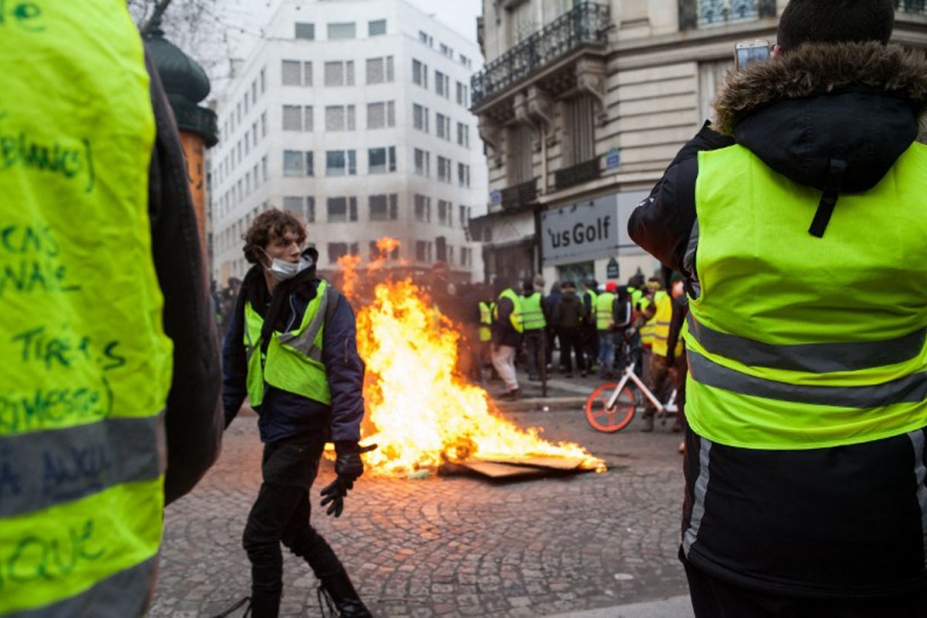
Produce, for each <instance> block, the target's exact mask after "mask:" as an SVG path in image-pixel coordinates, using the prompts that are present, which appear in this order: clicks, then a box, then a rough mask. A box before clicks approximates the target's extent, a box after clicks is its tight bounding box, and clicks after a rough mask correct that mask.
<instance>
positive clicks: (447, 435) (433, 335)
mask: <svg viewBox="0 0 927 618" xmlns="http://www.w3.org/2000/svg"><path fill="white" fill-rule="evenodd" d="M378 245H379V246H380V254H381V255H385V254H388V252H389V251H391V250H392V249H394V248H395V247H396V246H397V245H398V242H397V241H395V240H393V239H382V240H380V241H378ZM339 263H340V264H341V266H342V267H343V269H344V283H343V285H342V290H343V291H344V293H345V295H346V296H347V297H348V299H349V300H351V301H355V300H357V299H358V298H357V294H358V291H359V288H360V285H359V279H358V271H357V264H358V260H357V258H353V259H352V258H350V257H349V258H342V260H340V261H339ZM377 271H380V273H379V274H382V275H383V276H377V274H378V273H377ZM364 274H365V276H366V277H367V279H368V280H369V279H370V278H371V276H373V277H374V278H375V279H376V280H378V281H379V282H378V283H377V284H376V285H375V286H374V287H373V298H372V299H369V298H364V302H363V303H359V302H356V303H354V304H355V306H356V308H358V309H359V311H358V315H357V337H358V349H359V351H360V355H361V357H362V358H363V359H364V362H365V363H366V364H367V380H366V383H365V385H364V397H365V400H366V403H367V416H368V420H369V427H368V428H367V429H366V430H365V435H364V442H365V443H376V444H378V445H379V448H378V449H377V450H376V451H373V452H371V453H368V454H367V455H365V461H366V463H367V465H368V466H369V467H370V468H372V470H373V472H374V473H380V474H390V475H398V474H403V475H405V474H410V473H414V472H416V471H419V470H436V469H437V468H439V467H440V466H442V465H444V464H455V463H457V464H459V463H461V462H474V463H478V462H496V463H501V464H503V465H506V464H508V465H511V464H513V463H514V464H519V465H521V464H524V465H525V466H527V467H531V466H532V462H533V463H534V464H538V462H540V461H541V460H542V458H548V459H547V460H548V462H550V461H553V462H554V463H553V465H552V466H551V467H553V468H560V469H564V468H572V469H582V470H603V469H604V463H603V462H602V461H601V460H599V459H596V458H594V457H593V456H591V455H590V454H589V453H588V452H587V451H586V450H585V449H583V448H582V447H580V446H579V445H576V444H571V443H559V444H552V443H550V442H547V441H545V440H543V439H542V438H541V437H540V435H539V434H540V432H541V431H543V430H542V429H535V428H529V429H527V430H522V429H520V428H518V427H516V426H515V425H513V424H512V423H510V422H509V421H507V420H505V419H503V418H501V417H500V416H499V415H498V413H497V412H496V411H495V409H494V407H493V404H492V401H491V399H490V397H489V395H488V393H487V392H486V391H485V390H483V389H482V388H480V387H478V386H475V385H473V384H470V383H468V382H467V381H466V380H464V379H462V378H461V377H460V376H459V375H458V374H457V373H456V366H457V353H458V352H457V349H458V348H457V341H458V338H459V334H458V330H459V328H458V327H456V326H455V324H453V323H452V322H451V321H450V320H449V319H448V318H446V317H445V316H443V315H442V314H441V313H440V312H438V310H437V309H436V308H435V307H434V306H433V304H432V302H431V300H430V298H429V296H428V294H427V293H426V292H425V291H423V290H422V289H421V288H419V287H418V286H417V285H416V284H415V283H413V282H412V281H411V280H410V279H405V280H402V281H393V280H391V279H390V278H389V277H388V276H386V271H385V270H383V263H382V262H374V263H373V264H371V265H370V266H368V268H367V271H366V272H365V273H364ZM365 283H368V284H369V281H367V282H365ZM368 289H369V286H368ZM365 296H366V294H365Z"/></svg>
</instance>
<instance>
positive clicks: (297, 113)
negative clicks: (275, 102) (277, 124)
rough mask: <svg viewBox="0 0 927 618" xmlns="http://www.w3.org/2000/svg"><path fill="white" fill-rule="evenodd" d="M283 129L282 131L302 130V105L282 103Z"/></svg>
mask: <svg viewBox="0 0 927 618" xmlns="http://www.w3.org/2000/svg"><path fill="white" fill-rule="evenodd" d="M283 130H284V131H302V130H303V107H302V105H284V106H283Z"/></svg>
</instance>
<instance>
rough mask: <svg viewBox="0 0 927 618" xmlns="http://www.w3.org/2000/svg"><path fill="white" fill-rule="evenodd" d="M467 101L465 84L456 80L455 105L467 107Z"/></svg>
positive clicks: (467, 94) (467, 95)
mask: <svg viewBox="0 0 927 618" xmlns="http://www.w3.org/2000/svg"><path fill="white" fill-rule="evenodd" d="M468 103H469V93H468V92H467V86H466V85H465V84H464V83H463V82H457V105H463V106H464V107H467V104H468Z"/></svg>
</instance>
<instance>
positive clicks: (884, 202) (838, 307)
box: [629, 0, 927, 617]
mask: <svg viewBox="0 0 927 618" xmlns="http://www.w3.org/2000/svg"><path fill="white" fill-rule="evenodd" d="M894 20H895V3H893V2H892V1H891V0H844V1H841V2H822V1H821V0H791V2H789V4H788V5H787V6H786V7H785V10H784V12H783V13H782V16H781V19H780V22H779V29H778V37H777V38H778V45H777V46H776V47H775V48H774V50H773V58H772V59H771V60H770V61H767V62H756V63H753V64H750V65H748V66H747V67H746V68H744V69H742V70H741V71H739V72H737V73H735V74H732V75H731V76H729V78H728V79H727V80H726V81H725V83H724V85H723V86H722V87H721V89H720V91H719V93H718V98H717V99H716V101H715V105H714V107H715V111H716V118H717V125H707V124H706V126H705V127H703V128H702V130H701V131H700V132H699V133H698V135H697V136H696V137H695V138H694V139H693V140H692V141H690V142H689V143H688V144H686V146H684V147H683V149H682V150H681V151H680V153H679V155H678V156H677V157H676V160H675V161H674V163H673V164H672V165H671V166H670V168H669V169H668V170H667V171H666V173H665V174H664V176H663V178H662V179H661V181H660V183H659V184H658V185H657V187H656V188H655V189H654V191H653V192H652V194H651V196H650V197H649V198H648V199H647V200H645V201H644V202H643V203H642V204H641V206H639V207H638V209H637V210H636V211H635V212H634V214H633V216H632V218H631V220H630V222H629V232H630V235H631V237H632V238H633V239H634V240H635V241H636V242H638V243H639V244H640V245H641V246H642V247H644V248H645V249H647V250H648V251H650V252H651V253H653V255H655V256H656V257H657V258H658V259H660V261H662V262H663V263H664V264H666V265H668V266H671V267H672V268H674V269H676V270H679V271H681V272H683V273H684V274H685V275H686V277H687V279H688V282H687V283H688V285H687V289H688V290H689V295H690V299H689V306H690V309H689V310H690V313H689V317H688V324H687V332H686V334H685V337H686V346H687V355H688V361H689V371H690V377H689V381H688V385H687V396H688V401H687V408H686V416H687V420H688V424H689V431H688V432H687V437H686V466H685V471H686V496H685V506H684V510H683V535H682V551H681V554H682V557H683V559H684V560H683V562H684V565H685V567H686V571H687V575H688V578H689V586H690V592H691V596H692V603H693V608H694V609H695V614H696V616H699V617H701V616H717V615H721V614H723V615H727V616H772V615H777V616H785V615H788V616H812V615H814V616H825V615H826V616H879V617H881V616H892V617H902V616H903V617H914V616H923V615H924V612H925V605H924V599H925V598H927V568H925V553H927V552H925V547H927V484H925V479H927V459H925V444H927V347H925V340H927V242H925V238H927V228H925V221H927V200H925V199H924V196H925V195H927V174H925V170H927V146H924V145H923V144H920V143H918V142H917V141H916V138H917V135H918V130H919V121H920V122H921V124H920V126H923V121H924V120H925V112H927V89H925V88H924V84H925V83H927V61H925V59H924V56H923V55H922V54H910V53H906V52H905V51H904V50H902V49H901V48H898V47H894V46H889V45H887V43H888V41H889V39H890V37H891V33H892V28H893V24H894ZM715 128H716V129H717V131H718V132H716V131H715V130H714V129H715Z"/></svg>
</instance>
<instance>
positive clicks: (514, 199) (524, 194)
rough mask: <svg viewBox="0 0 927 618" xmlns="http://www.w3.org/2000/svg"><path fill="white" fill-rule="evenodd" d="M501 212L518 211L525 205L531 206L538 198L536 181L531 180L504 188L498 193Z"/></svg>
mask: <svg viewBox="0 0 927 618" xmlns="http://www.w3.org/2000/svg"><path fill="white" fill-rule="evenodd" d="M500 194H501V195H500V197H501V200H500V201H501V204H502V209H503V210H512V209H518V208H521V207H522V206H525V205H527V204H533V203H534V201H535V200H536V199H537V197H538V189H537V181H536V180H535V179H534V178H532V179H531V180H529V181H528V182H523V183H521V184H517V185H515V186H513V187H506V188H505V189H502V191H500Z"/></svg>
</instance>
